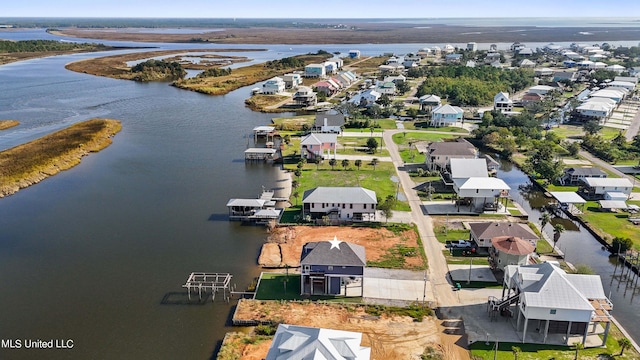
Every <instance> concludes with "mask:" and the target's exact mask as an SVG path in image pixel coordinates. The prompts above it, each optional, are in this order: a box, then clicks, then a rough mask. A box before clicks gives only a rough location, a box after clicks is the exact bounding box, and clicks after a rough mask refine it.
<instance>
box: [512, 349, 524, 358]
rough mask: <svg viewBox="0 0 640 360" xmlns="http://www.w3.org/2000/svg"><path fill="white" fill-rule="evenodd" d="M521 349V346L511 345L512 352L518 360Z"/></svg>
mask: <svg viewBox="0 0 640 360" xmlns="http://www.w3.org/2000/svg"><path fill="white" fill-rule="evenodd" d="M521 351H522V349H520V348H519V347H517V346H512V347H511V352H512V353H513V358H514V359H515V360H518V354H520V352H521Z"/></svg>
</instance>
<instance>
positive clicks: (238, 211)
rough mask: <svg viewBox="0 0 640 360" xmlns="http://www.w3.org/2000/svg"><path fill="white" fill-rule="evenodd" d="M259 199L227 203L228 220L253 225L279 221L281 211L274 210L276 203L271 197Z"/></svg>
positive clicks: (236, 200) (233, 200)
mask: <svg viewBox="0 0 640 360" xmlns="http://www.w3.org/2000/svg"><path fill="white" fill-rule="evenodd" d="M269 193H270V194H271V195H273V193H272V192H265V193H263V196H262V197H261V198H260V199H231V200H229V201H228V202H227V208H228V209H229V220H238V221H249V222H255V223H260V224H261V223H267V222H269V221H273V220H279V219H280V217H281V216H282V209H276V208H275V206H276V202H275V200H273V198H272V196H268V195H267V196H264V194H269Z"/></svg>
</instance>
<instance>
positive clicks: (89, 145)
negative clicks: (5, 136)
mask: <svg viewBox="0 0 640 360" xmlns="http://www.w3.org/2000/svg"><path fill="white" fill-rule="evenodd" d="M121 129H122V124H121V123H120V121H118V120H112V119H91V120H87V121H83V122H80V123H77V124H74V125H71V126H70V127H68V128H65V129H62V130H59V131H56V132H54V133H51V134H48V135H45V136H43V137H41V138H38V139H35V140H32V141H30V142H28V143H25V144H21V145H18V146H16V147H13V148H11V149H8V150H5V151H2V152H0V198H2V197H5V196H8V195H12V194H15V193H16V192H18V191H19V190H20V189H24V188H26V187H29V186H31V185H34V184H37V183H39V182H40V181H42V180H44V179H46V178H48V177H50V176H53V175H55V174H58V173H59V172H61V171H64V170H68V169H70V168H72V167H74V166H76V165H78V164H80V161H81V160H82V157H84V156H86V155H89V154H90V153H94V152H98V151H100V150H102V149H104V148H106V147H107V146H109V145H111V143H112V141H111V138H112V137H113V136H114V135H115V134H117V133H118V132H119V131H120V130H121Z"/></svg>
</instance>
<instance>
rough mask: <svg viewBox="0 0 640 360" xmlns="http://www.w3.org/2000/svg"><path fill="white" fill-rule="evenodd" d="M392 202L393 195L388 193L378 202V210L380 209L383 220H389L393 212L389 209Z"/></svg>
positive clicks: (391, 206) (391, 207)
mask: <svg viewBox="0 0 640 360" xmlns="http://www.w3.org/2000/svg"><path fill="white" fill-rule="evenodd" d="M393 202H394V201H393V196H392V195H389V196H387V198H386V199H385V200H384V201H382V202H379V203H378V210H380V211H382V215H384V218H385V222H387V221H389V218H390V217H391V216H393V212H392V211H391V209H393Z"/></svg>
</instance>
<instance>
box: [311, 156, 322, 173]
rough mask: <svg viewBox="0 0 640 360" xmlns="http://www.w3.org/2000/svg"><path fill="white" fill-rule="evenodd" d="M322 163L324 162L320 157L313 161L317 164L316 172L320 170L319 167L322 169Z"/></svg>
mask: <svg viewBox="0 0 640 360" xmlns="http://www.w3.org/2000/svg"><path fill="white" fill-rule="evenodd" d="M321 162H322V160H320V158H319V157H316V158H314V159H313V163H314V164H316V170H318V167H320V163H321Z"/></svg>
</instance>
